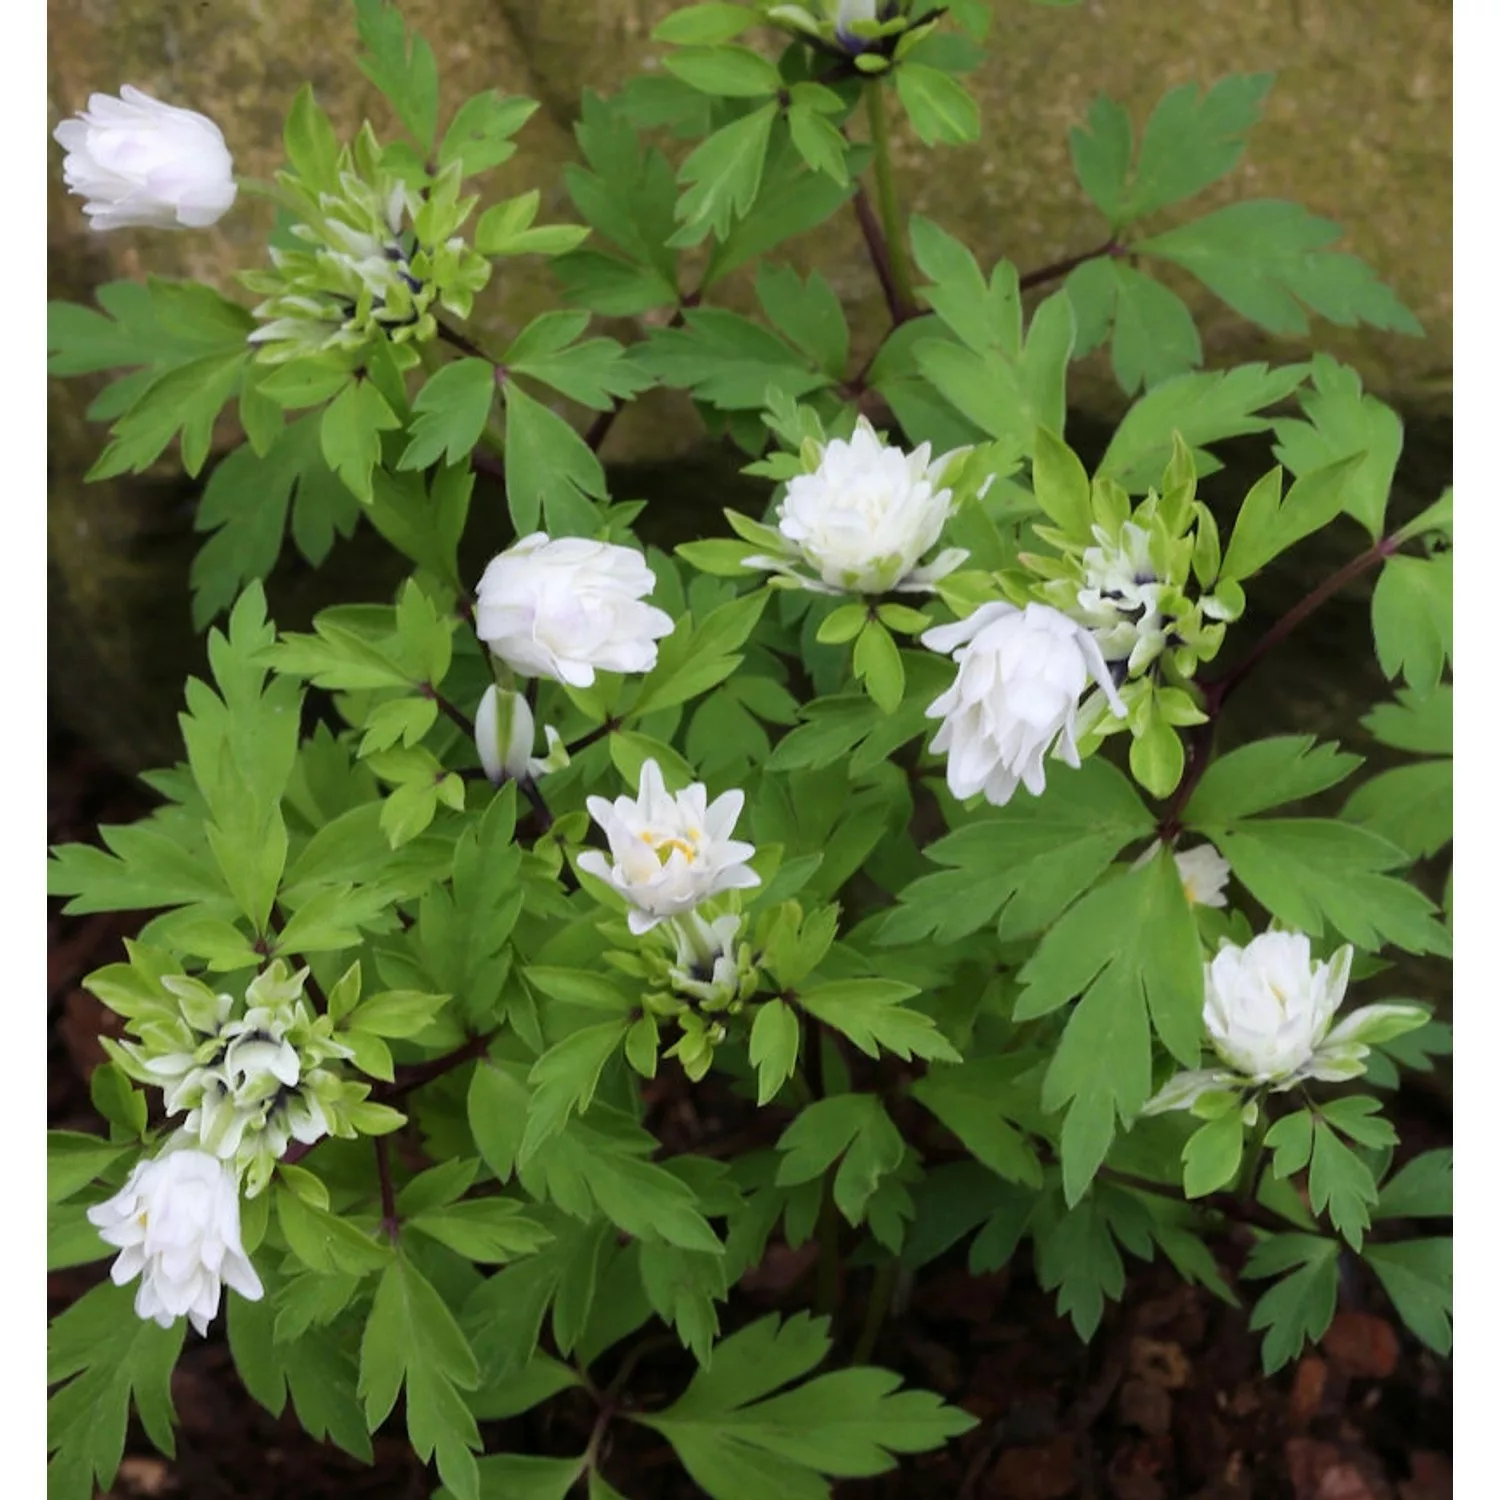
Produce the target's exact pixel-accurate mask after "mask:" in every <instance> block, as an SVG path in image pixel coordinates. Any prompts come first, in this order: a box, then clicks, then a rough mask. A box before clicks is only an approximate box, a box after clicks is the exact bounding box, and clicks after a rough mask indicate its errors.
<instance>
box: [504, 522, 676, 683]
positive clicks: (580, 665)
mask: <svg viewBox="0 0 1500 1500" xmlns="http://www.w3.org/2000/svg"><path fill="white" fill-rule="evenodd" d="M655 587H656V577H655V575H654V574H653V573H652V571H651V569H650V568H649V567H647V565H646V559H645V558H644V557H642V556H641V554H640V553H639V552H636V551H634V550H632V549H631V548H629V547H617V546H615V545H614V544H613V543H612V542H594V541H588V540H586V539H584V538H582V537H571V536H570V537H558V538H557V539H556V540H553V539H552V538H550V537H548V536H547V534H546V533H545V532H542V531H538V532H534V533H533V534H532V535H531V536H528V537H523V538H522V539H521V540H520V541H519V542H517V543H516V544H515V546H514V547H511V548H510V549H509V550H508V551H505V552H502V553H501V554H500V555H499V556H498V557H496V558H494V559H493V560H492V561H491V562H490V565H489V566H488V567H487V568H486V569H485V570H484V576H483V577H482V578H481V579H480V580H479V589H478V607H477V609H476V611H475V627H476V629H477V630H478V632H479V638H480V639H481V640H482V641H484V642H485V643H486V644H487V645H488V646H489V648H490V650H491V651H493V652H494V653H495V655H496V656H498V657H499V658H500V659H501V661H503V662H505V663H506V665H507V666H509V667H510V668H511V669H512V670H513V671H516V672H519V673H520V674H521V675H522V676H524V677H550V678H552V679H553V680H554V681H557V682H566V683H568V684H570V685H571V686H573V687H589V686H591V685H592V684H593V681H594V673H595V671H596V670H598V671H604V672H649V671H650V670H651V668H652V667H654V666H655V665H656V642H657V641H658V640H659V639H660V638H661V637H662V636H664V635H670V634H671V633H672V617H671V616H670V615H669V614H667V613H666V612H665V611H664V610H660V609H657V608H655V606H653V605H650V604H643V603H642V602H641V601H642V600H643V599H644V598H645V597H646V595H647V594H649V593H650V592H651V591H652V589H654V588H655Z"/></svg>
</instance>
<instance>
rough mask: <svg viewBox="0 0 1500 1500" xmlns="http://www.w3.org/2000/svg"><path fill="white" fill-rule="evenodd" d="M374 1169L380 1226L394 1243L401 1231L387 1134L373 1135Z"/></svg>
mask: <svg viewBox="0 0 1500 1500" xmlns="http://www.w3.org/2000/svg"><path fill="white" fill-rule="evenodd" d="M375 1170H376V1171H377V1172H379V1174H380V1227H381V1229H382V1230H383V1231H384V1232H385V1237H386V1238H387V1239H388V1240H389V1241H390V1242H391V1243H392V1244H393V1245H394V1244H395V1243H396V1240H397V1238H398V1236H399V1235H400V1233H401V1220H400V1218H399V1217H398V1216H397V1213H396V1184H395V1182H394V1181H393V1180H392V1178H391V1150H390V1139H389V1137H387V1136H383V1135H377V1136H376V1137H375Z"/></svg>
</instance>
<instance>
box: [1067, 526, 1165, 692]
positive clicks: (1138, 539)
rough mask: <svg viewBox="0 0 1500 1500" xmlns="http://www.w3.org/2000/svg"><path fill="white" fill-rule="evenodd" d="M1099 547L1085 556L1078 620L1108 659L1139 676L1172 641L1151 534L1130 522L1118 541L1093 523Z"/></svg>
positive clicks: (1123, 528)
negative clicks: (1165, 617) (1154, 558)
mask: <svg viewBox="0 0 1500 1500" xmlns="http://www.w3.org/2000/svg"><path fill="white" fill-rule="evenodd" d="M1094 539H1095V541H1096V542H1097V543H1098V545H1097V546H1094V547H1090V548H1088V550H1087V551H1086V552H1085V553H1084V554H1083V570H1084V586H1083V587H1082V588H1081V589H1079V591H1078V618H1079V619H1080V620H1082V622H1083V623H1084V624H1085V625H1087V626H1088V627H1089V628H1090V629H1091V630H1092V631H1093V632H1094V639H1095V640H1096V641H1097V642H1098V643H1099V649H1100V651H1102V652H1103V654H1104V659H1105V660H1106V661H1123V662H1125V663H1126V665H1127V670H1128V671H1129V672H1130V673H1131V675H1134V674H1136V673H1138V672H1140V671H1142V670H1144V668H1145V667H1146V666H1147V665H1148V664H1149V663H1150V662H1151V661H1153V660H1154V659H1155V658H1156V657H1158V656H1160V655H1161V653H1162V651H1163V649H1164V648H1165V646H1166V643H1167V629H1166V624H1165V622H1164V620H1163V618H1162V613H1161V600H1162V595H1163V594H1164V593H1165V591H1166V586H1165V585H1164V584H1163V583H1162V582H1161V581H1160V580H1159V579H1158V578H1157V576H1156V569H1155V565H1154V564H1153V563H1152V561H1151V536H1150V533H1149V532H1147V531H1145V530H1143V529H1142V528H1141V527H1139V526H1137V525H1135V524H1134V523H1133V522H1130V521H1127V522H1126V523H1125V524H1124V525H1123V526H1122V527H1121V528H1120V535H1119V539H1118V540H1117V541H1112V540H1111V539H1110V535H1109V533H1108V532H1107V531H1106V530H1105V529H1104V528H1103V527H1102V526H1096V527H1094Z"/></svg>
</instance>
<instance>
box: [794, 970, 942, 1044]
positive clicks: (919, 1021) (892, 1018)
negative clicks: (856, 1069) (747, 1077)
mask: <svg viewBox="0 0 1500 1500" xmlns="http://www.w3.org/2000/svg"><path fill="white" fill-rule="evenodd" d="M917 993H918V991H917V990H916V989H914V988H913V987H912V986H911V985H909V984H902V983H901V982H900V981H898V980H894V979H835V980H833V981H831V982H830V983H828V984H820V985H815V986H813V988H811V989H808V990H802V991H800V992H799V993H798V995H797V1003H798V1005H800V1006H801V1007H802V1009H803V1010H805V1011H807V1012H808V1013H809V1014H810V1015H814V1016H816V1017H817V1018H818V1019H819V1020H820V1021H822V1022H823V1023H824V1025H826V1026H831V1027H833V1029H834V1030H835V1031H841V1032H843V1034H844V1035H845V1036H847V1037H848V1038H849V1040H850V1041H851V1042H853V1043H854V1045H855V1046H856V1047H858V1048H859V1050H860V1051H861V1052H863V1053H864V1054H865V1056H866V1057H879V1056H880V1052H881V1049H882V1048H884V1050H885V1051H887V1052H894V1053H895V1054H896V1056H897V1057H899V1058H901V1059H902V1060H903V1061H909V1060H910V1059H911V1058H912V1057H925V1058H929V1059H936V1060H940V1061H943V1062H957V1061H958V1054H957V1053H956V1052H955V1051H954V1050H953V1047H952V1045H951V1044H950V1043H949V1041H948V1040H947V1038H946V1037H944V1036H943V1034H942V1032H941V1031H939V1030H938V1028H937V1023H936V1022H935V1021H934V1020H933V1019H932V1017H931V1016H928V1015H924V1014H923V1013H922V1012H921V1011H919V1010H910V1009H908V1008H907V1007H906V1006H904V1005H903V1004H902V1003H901V1002H902V1001H903V1000H909V999H910V998H911V997H912V996H913V995H915V994H917Z"/></svg>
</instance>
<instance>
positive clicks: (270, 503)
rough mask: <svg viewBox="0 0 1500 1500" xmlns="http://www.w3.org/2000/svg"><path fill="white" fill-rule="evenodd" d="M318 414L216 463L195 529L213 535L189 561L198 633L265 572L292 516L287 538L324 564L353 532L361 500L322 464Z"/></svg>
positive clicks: (302, 419) (263, 575) (267, 570)
mask: <svg viewBox="0 0 1500 1500" xmlns="http://www.w3.org/2000/svg"><path fill="white" fill-rule="evenodd" d="M320 422H321V419H320V418H319V417H318V416H317V415H310V416H306V417H302V418H300V419H299V420H297V421H296V422H293V423H291V424H290V425H288V426H286V427H284V428H282V429H281V430H280V431H278V432H277V434H276V436H275V437H274V438H273V440H272V441H271V443H270V445H269V447H267V448H266V449H265V450H264V451H263V452H260V453H257V452H256V450H255V449H254V448H252V447H251V446H250V445H249V444H241V446H240V447H238V448H236V449H235V450H234V451H233V452H232V453H230V454H229V455H228V456H227V457H226V458H224V459H223V460H222V461H221V462H219V463H217V464H215V465H214V468H213V472H212V473H211V474H210V475H209V477H208V484H207V486H206V488H205V489H204V491H203V497H202V499H201V500H200V501H199V503H198V514H197V517H196V518H195V519H194V522H193V529H194V530H195V531H200V532H212V535H211V536H210V537H209V539H208V540H207V541H206V542H205V543H204V544H203V546H202V547H201V548H200V549H199V552H198V555H197V556H196V557H195V558H194V559H193V567H192V572H191V575H190V581H191V584H192V588H193V624H194V626H195V628H197V629H199V630H202V629H204V628H206V627H207V625H208V623H209V621H211V620H212V619H213V618H214V617H215V616H216V615H217V614H219V613H220V612H221V611H223V610H225V609H227V608H228V607H229V606H230V605H231V604H233V603H234V600H235V599H236V598H237V597H238V595H239V593H240V590H241V589H242V588H243V587H244V585H246V584H247V583H250V582H252V581H253V580H256V579H264V578H266V577H269V575H270V572H271V569H272V568H273V567H274V566H275V565H276V560H277V558H278V556H279V555H280V552H281V544H282V536H283V533H284V532H285V531H286V528H287V521H288V518H289V517H290V521H291V533H292V540H293V541H294V542H295V543H296V545H297V550H298V551H299V552H300V553H301V554H302V555H303V557H305V558H306V559H307V560H308V561H309V562H310V563H313V564H315V565H316V564H318V563H321V562H322V561H323V560H324V559H325V558H326V557H327V556H328V554H329V552H330V550H331V549H332V547H333V542H334V538H335V537H337V536H342V537H347V536H349V535H351V534H352V532H353V530H354V527H355V523H356V522H357V521H358V519H359V514H360V508H359V502H358V501H357V500H356V499H355V498H354V496H353V495H352V494H351V493H350V491H349V490H348V488H347V487H346V486H345V485H344V484H342V483H341V482H340V481H339V480H338V478H337V477H336V476H335V475H334V474H333V472H332V471H331V470H330V469H329V468H328V465H327V464H326V463H325V462H324V461H323V453H322V447H321V444H320V442H319V426H320Z"/></svg>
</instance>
